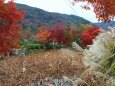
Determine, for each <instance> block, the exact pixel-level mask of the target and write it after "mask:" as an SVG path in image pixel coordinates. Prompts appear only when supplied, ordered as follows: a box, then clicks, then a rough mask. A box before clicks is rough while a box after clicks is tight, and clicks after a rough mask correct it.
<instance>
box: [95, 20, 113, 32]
mask: <svg viewBox="0 0 115 86" xmlns="http://www.w3.org/2000/svg"><path fill="white" fill-rule="evenodd" d="M93 24H94V25H95V26H101V27H103V28H104V29H105V30H108V29H109V28H108V27H111V26H113V27H115V21H111V22H110V23H104V22H99V23H93Z"/></svg>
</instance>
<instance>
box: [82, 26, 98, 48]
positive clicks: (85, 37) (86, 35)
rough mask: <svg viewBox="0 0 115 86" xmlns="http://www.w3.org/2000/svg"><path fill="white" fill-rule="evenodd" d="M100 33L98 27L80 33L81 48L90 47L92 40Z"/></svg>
mask: <svg viewBox="0 0 115 86" xmlns="http://www.w3.org/2000/svg"><path fill="white" fill-rule="evenodd" d="M99 32H100V28H99V27H93V28H90V29H88V30H85V31H84V32H83V33H82V37H81V41H82V46H83V47H86V46H87V45H91V44H92V41H93V39H94V38H95V37H96V36H97V35H98V33H99Z"/></svg>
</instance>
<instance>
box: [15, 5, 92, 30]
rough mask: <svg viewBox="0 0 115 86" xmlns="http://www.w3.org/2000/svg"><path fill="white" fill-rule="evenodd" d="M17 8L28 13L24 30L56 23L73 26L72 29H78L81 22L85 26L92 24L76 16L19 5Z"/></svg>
mask: <svg viewBox="0 0 115 86" xmlns="http://www.w3.org/2000/svg"><path fill="white" fill-rule="evenodd" d="M17 6H18V7H19V9H23V10H25V11H26V16H25V19H24V22H23V27H24V28H27V27H31V28H32V29H36V28H37V27H38V26H41V25H47V26H52V25H54V24H56V23H62V24H65V25H71V26H72V27H77V26H78V23H79V22H82V23H84V24H88V23H90V22H89V21H88V20H86V19H84V18H81V17H78V16H75V15H66V14H59V13H51V12H47V11H44V10H42V9H39V8H35V7H30V6H27V5H23V4H17Z"/></svg>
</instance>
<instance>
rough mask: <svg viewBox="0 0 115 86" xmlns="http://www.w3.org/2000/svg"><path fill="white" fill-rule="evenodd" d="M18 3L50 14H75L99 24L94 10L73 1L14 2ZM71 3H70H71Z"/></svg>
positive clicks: (24, 0)
mask: <svg viewBox="0 0 115 86" xmlns="http://www.w3.org/2000/svg"><path fill="white" fill-rule="evenodd" d="M14 1H15V2H17V3H21V4H26V5H29V6H32V7H37V8H41V9H43V10H45V11H48V12H57V13H62V14H69V15H70V14H74V15H76V16H80V17H83V18H85V19H87V20H89V21H91V22H97V19H96V15H95V14H94V12H93V8H92V9H91V10H90V11H88V10H87V11H86V10H84V9H82V8H81V7H80V6H81V4H82V5H83V3H79V4H75V5H74V6H73V5H72V4H71V3H70V2H72V0H14ZM69 1H70V2H69Z"/></svg>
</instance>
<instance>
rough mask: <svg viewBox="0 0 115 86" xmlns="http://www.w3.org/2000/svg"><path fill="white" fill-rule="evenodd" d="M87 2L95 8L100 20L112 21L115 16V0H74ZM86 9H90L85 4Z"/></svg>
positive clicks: (75, 0)
mask: <svg viewBox="0 0 115 86" xmlns="http://www.w3.org/2000/svg"><path fill="white" fill-rule="evenodd" d="M84 1H85V2H87V3H90V4H91V6H93V8H94V12H95V14H96V18H97V19H98V21H103V22H110V21H111V20H113V19H114V17H115V0H74V2H84ZM83 8H84V9H87V8H88V9H89V7H88V6H84V7H83Z"/></svg>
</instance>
